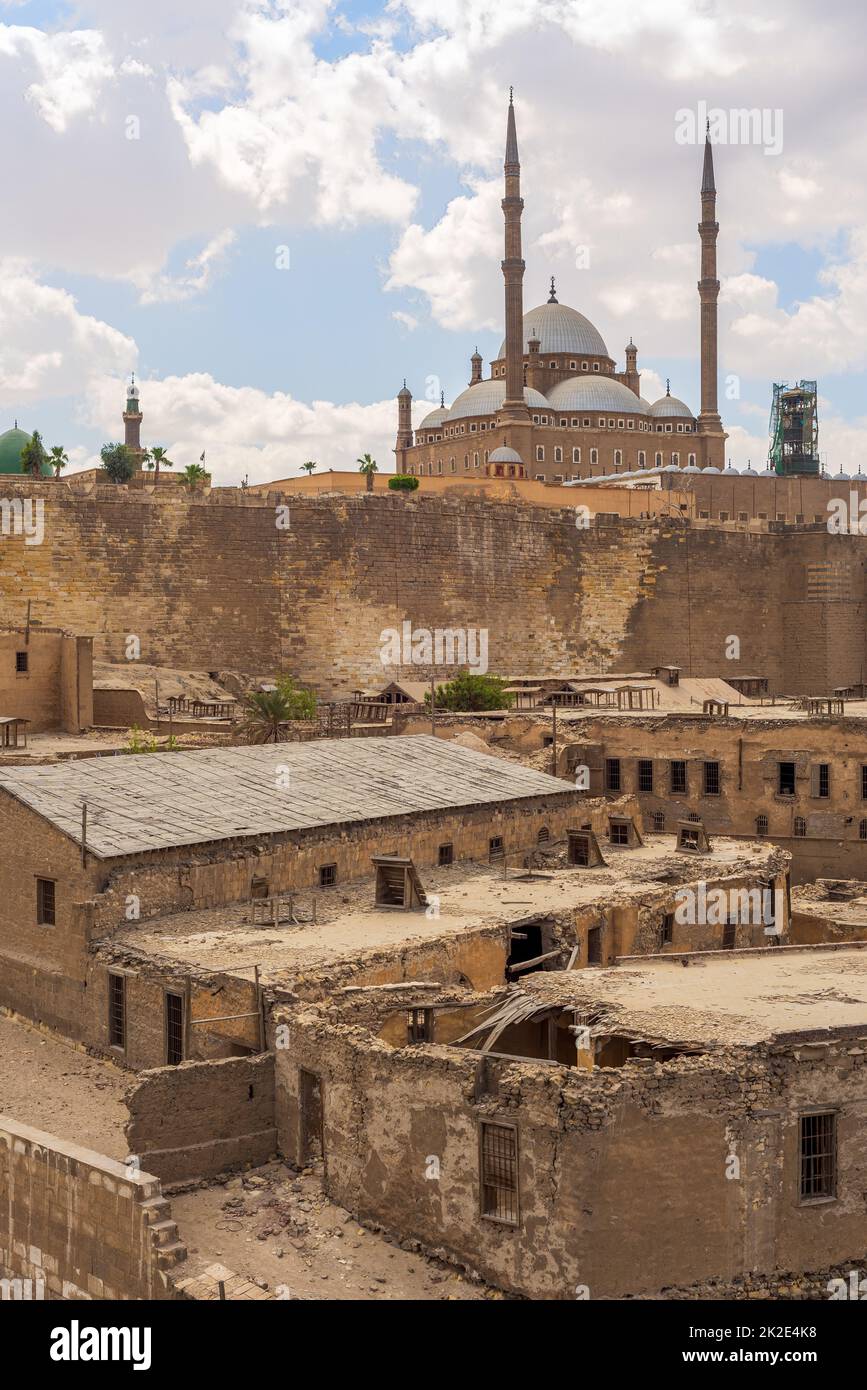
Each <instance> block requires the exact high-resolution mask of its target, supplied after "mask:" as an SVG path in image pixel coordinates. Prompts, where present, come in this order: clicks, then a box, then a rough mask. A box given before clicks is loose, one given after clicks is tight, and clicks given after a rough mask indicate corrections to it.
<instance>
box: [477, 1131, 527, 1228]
mask: <svg viewBox="0 0 867 1390" xmlns="http://www.w3.org/2000/svg"><path fill="white" fill-rule="evenodd" d="M479 1169H480V1174H479V1176H480V1184H479V1185H480V1189H481V1208H482V1216H486V1217H488V1218H489V1219H490V1220H492V1221H505V1222H506V1223H507V1224H508V1225H510V1226H517V1224H518V1131H517V1129H515V1127H514V1126H513V1125H498V1124H491V1123H489V1122H487V1121H483V1122H482V1125H481V1129H480V1134H479Z"/></svg>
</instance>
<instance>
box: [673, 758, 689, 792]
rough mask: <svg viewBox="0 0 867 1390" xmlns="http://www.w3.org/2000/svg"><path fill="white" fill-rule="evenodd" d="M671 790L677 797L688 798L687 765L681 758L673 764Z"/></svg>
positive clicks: (676, 759)
mask: <svg viewBox="0 0 867 1390" xmlns="http://www.w3.org/2000/svg"><path fill="white" fill-rule="evenodd" d="M671 790H672V793H673V795H675V796H686V763H685V762H683V761H682V760H681V759H679V758H675V759H674V760H673V761H672V763H671Z"/></svg>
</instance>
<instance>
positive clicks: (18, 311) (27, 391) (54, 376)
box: [0, 260, 137, 409]
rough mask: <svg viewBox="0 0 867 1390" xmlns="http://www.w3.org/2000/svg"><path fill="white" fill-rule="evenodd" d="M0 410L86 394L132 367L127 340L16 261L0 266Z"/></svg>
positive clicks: (133, 353)
mask: <svg viewBox="0 0 867 1390" xmlns="http://www.w3.org/2000/svg"><path fill="white" fill-rule="evenodd" d="M0 323H2V324H3V325H4V329H3V332H2V334H0V407H2V408H4V409H10V408H17V407H18V406H19V405H20V404H23V403H25V402H28V401H34V400H39V399H40V398H43V397H46V396H71V395H76V394H78V393H86V392H87V391H89V390H90V388H91V384H92V382H93V380H94V378H95V377H98V376H99V375H100V374H101V373H104V372H118V371H126V370H127V369H128V368H130V367H133V366H135V362H136V356H137V349H136V345H135V343H134V342H133V341H132V339H130V338H128V337H126V335H125V334H123V333H119V332H118V330H117V329H116V328H112V327H111V326H110V325H109V324H107V323H103V322H101V321H100V320H99V319H96V318H92V317H91V316H90V315H88V314H82V313H80V312H79V310H78V308H77V306H76V302H75V300H74V299H73V297H72V295H71V294H69V293H68V292H67V291H66V290H62V289H54V288H52V287H51V286H49V285H44V284H41V283H40V282H39V281H38V280H37V279H36V277H35V275H34V273H33V271H32V269H31V268H30V267H29V266H28V265H27V264H26V263H25V262H21V261H14V260H3V261H0Z"/></svg>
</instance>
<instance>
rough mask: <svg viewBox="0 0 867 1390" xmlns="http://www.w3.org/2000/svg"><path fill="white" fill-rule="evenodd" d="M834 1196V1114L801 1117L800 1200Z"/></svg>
mask: <svg viewBox="0 0 867 1390" xmlns="http://www.w3.org/2000/svg"><path fill="white" fill-rule="evenodd" d="M836 1195H837V1116H836V1114H835V1113H834V1111H833V1110H826V1111H822V1112H820V1113H818V1114H814V1115H802V1116H801V1201H802V1202H809V1201H810V1200H811V1199H813V1198H816V1197H835V1196H836Z"/></svg>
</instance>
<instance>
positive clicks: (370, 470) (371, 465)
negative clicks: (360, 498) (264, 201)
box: [355, 454, 379, 492]
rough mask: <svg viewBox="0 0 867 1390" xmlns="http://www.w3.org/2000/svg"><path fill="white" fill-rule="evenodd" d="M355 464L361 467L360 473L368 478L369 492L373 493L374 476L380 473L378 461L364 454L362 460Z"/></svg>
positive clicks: (357, 460)
mask: <svg viewBox="0 0 867 1390" xmlns="http://www.w3.org/2000/svg"><path fill="white" fill-rule="evenodd" d="M355 462H356V463H357V464H358V465H359V467H358V471H359V473H363V474H364V475H365V477H366V478H367V491H368V492H373V475H374V473H378V472H379V469H378V468H377V465H376V459H372V458H371V457H370V454H362V456H361V458H360V459H356V460H355Z"/></svg>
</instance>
